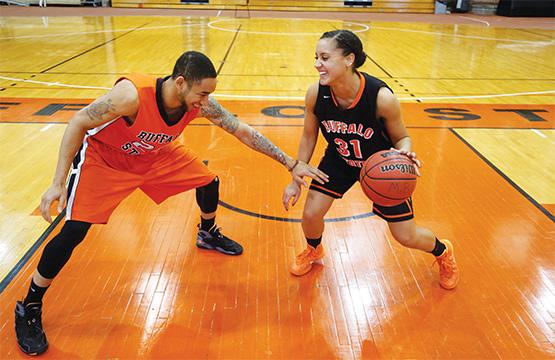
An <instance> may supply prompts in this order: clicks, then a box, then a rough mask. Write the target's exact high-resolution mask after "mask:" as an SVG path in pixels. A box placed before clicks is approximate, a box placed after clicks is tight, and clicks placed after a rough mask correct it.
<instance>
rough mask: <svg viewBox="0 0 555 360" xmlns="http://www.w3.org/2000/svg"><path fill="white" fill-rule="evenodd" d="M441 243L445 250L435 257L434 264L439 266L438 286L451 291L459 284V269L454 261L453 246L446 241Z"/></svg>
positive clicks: (443, 240)
mask: <svg viewBox="0 0 555 360" xmlns="http://www.w3.org/2000/svg"><path fill="white" fill-rule="evenodd" d="M441 242H442V243H443V244H444V245H445V247H446V248H447V249H445V251H444V252H443V254H441V255H440V256H437V257H436V262H437V264H438V265H439V285H441V287H442V288H444V289H447V290H451V289H454V288H455V286H457V283H458V282H459V269H458V268H457V262H456V261H455V255H454V254H455V252H454V250H453V244H451V241H449V240H447V239H442V240H441Z"/></svg>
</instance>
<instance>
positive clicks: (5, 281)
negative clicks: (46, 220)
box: [0, 209, 66, 294]
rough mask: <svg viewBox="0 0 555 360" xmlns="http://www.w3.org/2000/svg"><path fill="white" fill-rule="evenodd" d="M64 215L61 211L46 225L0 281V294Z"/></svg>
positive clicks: (63, 211)
mask: <svg viewBox="0 0 555 360" xmlns="http://www.w3.org/2000/svg"><path fill="white" fill-rule="evenodd" d="M65 213H66V210H65V209H64V210H62V212H61V213H59V214H58V216H57V217H56V218H55V219H54V221H52V223H51V224H50V225H48V227H47V228H46V230H45V231H44V232H43V233H42V234H41V236H39V238H38V239H37V241H35V243H34V244H33V245H31V247H30V248H29V250H27V252H26V253H25V255H23V257H22V258H21V259H19V261H18V262H17V264H15V266H14V267H13V268H12V269H11V270H10V272H9V273H8V274H7V275H6V276H5V277H4V278H3V279H2V281H1V282H0V294H2V292H3V291H4V289H5V288H6V287H7V286H8V285H9V284H10V282H11V281H12V280H13V279H14V278H15V277H16V275H17V274H18V273H19V271H20V270H21V269H22V268H23V266H25V264H26V263H27V262H28V261H29V259H30V258H31V257H32V256H33V255H34V254H35V252H36V251H37V250H38V248H39V247H40V246H41V245H42V243H43V242H44V241H45V240H46V238H47V237H48V236H49V235H50V234H51V233H52V231H53V230H54V229H55V228H56V226H58V224H59V223H60V221H61V220H62V219H63V218H64V216H65Z"/></svg>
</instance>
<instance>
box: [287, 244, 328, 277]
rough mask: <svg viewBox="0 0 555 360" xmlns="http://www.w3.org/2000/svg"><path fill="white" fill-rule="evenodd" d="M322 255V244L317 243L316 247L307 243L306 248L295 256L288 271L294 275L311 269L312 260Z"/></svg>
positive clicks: (299, 274)
mask: <svg viewBox="0 0 555 360" xmlns="http://www.w3.org/2000/svg"><path fill="white" fill-rule="evenodd" d="M323 257H324V248H323V247H322V244H320V245H318V246H317V247H316V249H315V248H313V247H312V246H310V245H308V244H307V245H306V249H304V250H303V252H302V253H300V254H299V255H297V257H296V258H295V262H294V263H293V265H291V268H290V269H289V272H291V274H293V275H296V276H301V275H304V274H306V273H307V272H309V271H310V269H312V263H313V262H315V261H316V260H320V259H321V258H323Z"/></svg>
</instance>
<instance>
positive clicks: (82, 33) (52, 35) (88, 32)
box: [0, 23, 204, 40]
mask: <svg viewBox="0 0 555 360" xmlns="http://www.w3.org/2000/svg"><path fill="white" fill-rule="evenodd" d="M197 25H204V23H195V24H182V25H164V26H162V25H161V26H151V27H148V28H141V29H137V30H138V31H145V30H156V29H174V28H180V27H189V26H197ZM41 30H42V28H41ZM129 30H133V29H130V28H126V29H119V30H96V31H82V32H70V33H57V34H41V35H21V36H6V37H0V40H12V39H34V38H44V37H60V36H72V35H75V36H76V35H88V34H102V33H116V32H124V31H129Z"/></svg>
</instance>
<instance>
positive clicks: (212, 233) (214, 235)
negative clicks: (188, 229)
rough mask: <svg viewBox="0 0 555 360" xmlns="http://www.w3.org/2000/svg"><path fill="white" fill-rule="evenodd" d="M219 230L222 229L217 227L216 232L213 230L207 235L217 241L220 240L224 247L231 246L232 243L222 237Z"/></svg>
mask: <svg viewBox="0 0 555 360" xmlns="http://www.w3.org/2000/svg"><path fill="white" fill-rule="evenodd" d="M221 229H222V228H221V227H218V228H216V230H214V231H213V232H211V233H209V234H210V235H212V236H213V237H216V238H218V239H219V240H221V241H222V242H223V244H224V245H225V246H233V245H234V242H233V241H231V239H228V238H227V237H226V236H225V235H223V234H222V233H221V232H220V230H221Z"/></svg>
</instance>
